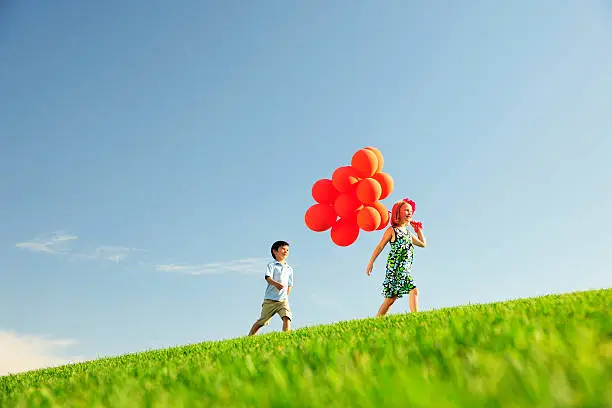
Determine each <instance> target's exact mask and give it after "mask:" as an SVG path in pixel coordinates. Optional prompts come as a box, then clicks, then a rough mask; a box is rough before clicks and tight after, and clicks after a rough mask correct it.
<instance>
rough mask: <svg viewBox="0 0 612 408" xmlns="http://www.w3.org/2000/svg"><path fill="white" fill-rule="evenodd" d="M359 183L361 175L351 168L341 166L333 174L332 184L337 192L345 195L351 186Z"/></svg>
mask: <svg viewBox="0 0 612 408" xmlns="http://www.w3.org/2000/svg"><path fill="white" fill-rule="evenodd" d="M358 181H359V174H358V173H357V171H356V170H355V169H354V168H353V167H351V166H341V167H338V168H337V169H336V170H334V173H333V174H332V183H333V185H334V187H336V190H338V191H339V192H341V193H345V192H347V191H349V190H350V189H351V186H352V185H353V184H355V183H357V182H358Z"/></svg>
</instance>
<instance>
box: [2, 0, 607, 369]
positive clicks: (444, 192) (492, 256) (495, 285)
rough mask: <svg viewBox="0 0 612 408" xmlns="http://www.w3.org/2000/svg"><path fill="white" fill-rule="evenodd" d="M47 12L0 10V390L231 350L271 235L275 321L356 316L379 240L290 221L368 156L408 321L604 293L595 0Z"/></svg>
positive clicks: (602, 109) (601, 83)
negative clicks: (281, 263) (155, 351)
mask: <svg viewBox="0 0 612 408" xmlns="http://www.w3.org/2000/svg"><path fill="white" fill-rule="evenodd" d="M52 3H53V4H51V2H45V3H40V2H39V3H37V4H34V3H27V2H26V3H23V2H17V1H12V2H11V1H9V2H4V3H2V6H0V55H2V58H0V103H1V106H0V136H1V149H0V192H1V200H0V213H1V214H2V228H1V229H0V271H1V273H2V284H1V285H0V349H2V350H3V351H0V357H2V358H0V361H5V365H6V364H8V366H6V367H0V371H2V370H4V371H10V370H12V371H16V370H21V369H27V368H33V367H39V366H45V365H49V364H54V363H57V362H61V361H66V360H67V359H68V360H69V361H74V360H75V359H91V358H96V357H98V356H109V355H118V354H123V353H129V352H136V351H142V350H146V349H152V348H160V347H167V346H173V345H179V344H187V343H195V342H200V341H206V340H218V339H224V338H232V337H237V336H243V335H245V334H246V333H247V332H248V330H249V328H250V326H251V324H252V323H253V322H254V320H255V319H256V318H257V317H258V315H259V311H260V305H261V301H262V297H263V293H264V289H265V282H264V281H263V279H262V275H263V271H264V265H265V263H266V262H268V261H269V260H270V255H269V254H270V252H269V251H270V245H271V244H272V242H273V241H275V240H277V239H284V240H288V241H290V243H291V245H292V249H291V251H292V252H291V255H290V257H289V259H288V261H289V262H291V264H292V265H294V268H295V284H296V286H295V288H294V290H293V291H292V296H291V302H292V308H293V312H294V327H295V328H299V327H304V326H309V325H314V324H323V323H330V322H335V321H339V320H346V319H354V318H362V317H368V316H374V315H375V313H376V310H377V309H378V306H379V304H380V303H381V301H382V296H381V293H380V291H381V283H382V278H383V275H384V261H385V256H386V253H387V250H388V248H387V249H386V250H385V251H384V252H383V254H381V256H380V257H379V258H378V260H377V262H376V264H375V269H374V273H373V275H372V276H371V277H367V276H366V274H365V267H366V265H367V262H368V259H369V257H370V255H371V252H372V250H373V249H374V247H375V245H376V243H377V242H378V240H379V239H380V234H381V232H376V233H363V232H362V233H361V235H360V237H359V239H358V241H357V242H356V243H355V244H353V245H352V246H350V247H347V248H340V247H337V246H335V245H333V244H332V242H331V240H330V238H329V233H314V232H312V231H310V230H308V229H307V228H306V227H305V225H304V218H303V216H304V212H305V210H306V209H307V208H308V207H309V206H310V205H311V204H312V203H313V199H312V197H311V195H310V188H311V186H312V183H313V182H314V181H316V180H318V179H320V178H327V177H331V174H332V172H333V170H334V169H335V168H336V167H338V166H341V165H347V164H349V163H350V158H351V156H352V154H353V153H354V152H355V151H356V150H358V149H359V148H362V147H365V146H376V147H377V148H379V149H380V150H381V151H382V153H383V155H384V158H385V167H384V171H386V172H388V173H389V174H390V175H391V176H392V177H393V178H394V180H395V190H394V192H393V194H392V195H391V197H389V198H388V199H386V200H384V203H385V204H387V205H391V204H392V203H393V201H394V200H397V199H401V198H403V197H406V196H408V197H410V198H412V199H413V200H415V201H416V203H417V211H416V214H415V218H416V219H418V220H421V221H422V222H423V224H424V233H425V236H426V237H427V239H428V247H427V248H426V249H420V248H417V251H416V258H415V265H414V275H415V280H416V283H417V286H418V287H419V289H420V306H421V309H422V310H428V309H435V308H441V307H448V306H454V305H462V304H467V303H478V302H492V301H498V300H506V299H512V298H518V297H529V296H537V295H542V294H546V293H562V292H569V291H575V290H585V289H595V288H604V287H610V286H612V274H611V273H610V260H611V256H610V251H609V248H610V246H611V245H612V239H611V238H610V236H609V234H608V233H607V231H606V229H608V228H609V226H610V225H612V216H611V215H610V210H609V209H610V208H612V189H611V188H610V185H611V184H612V183H611V182H612V180H611V175H612V169H611V165H610V164H609V163H608V156H609V154H610V153H609V152H611V151H612V137H611V135H612V115H610V105H611V104H612V76H611V75H610V72H612V8H611V7H610V6H609V4H606V2H604V1H592V2H577V1H576V2H563V3H559V2H557V1H552V0H550V1H540V2H536V3H534V2H529V1H505V2H489V1H484V0H483V1H476V0H475V1H471V2H468V3H467V5H466V4H465V3H464V4H461V5H459V4H457V3H456V2H452V1H435V2H410V1H388V2H384V3H381V2H359V3H355V2H352V1H348V0H345V1H340V0H338V1H335V2H323V1H309V2H281V1H268V2H264V3H257V5H256V4H255V3H249V2H239V1H229V0H228V1H224V2H205V1H196V0H184V1H175V2H162V1H153V2H152V1H146V2H145V1H139V0H136V1H132V2H129V4H127V3H126V2H122V1H118V0H111V1H108V2H105V3H104V4H97V3H96V4H95V5H94V3H92V2H82V1H77V0H57V1H54V2H52ZM606 226H607V227H608V228H605V227H606ZM177 266H180V267H181V268H180V269H179V268H177ZM407 311H408V302H407V299H404V300H402V301H400V302H397V303H396V304H395V305H394V306H393V308H392V309H391V313H405V312H407ZM280 328H281V321H280V319H278V318H275V319H274V320H273V321H272V323H271V325H270V326H269V327H267V328H264V329H262V331H261V332H260V333H267V332H270V331H278V330H280ZM3 353H4V354H3ZM9 356H10V357H11V360H10V362H9V363H7V361H9V359H8V357H9Z"/></svg>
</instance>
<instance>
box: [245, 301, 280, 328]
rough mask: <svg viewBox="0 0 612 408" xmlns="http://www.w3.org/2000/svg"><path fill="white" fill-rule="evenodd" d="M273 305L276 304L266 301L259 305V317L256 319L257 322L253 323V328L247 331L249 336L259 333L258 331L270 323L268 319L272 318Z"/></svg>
mask: <svg viewBox="0 0 612 408" xmlns="http://www.w3.org/2000/svg"><path fill="white" fill-rule="evenodd" d="M275 304H276V302H274V301H271V300H267V299H266V300H264V302H263V303H262V305H261V315H260V316H259V319H257V321H256V322H255V323H253V326H252V327H251V330H250V331H249V336H253V335H254V334H256V333H257V332H258V331H259V329H261V328H262V327H264V326H265V325H267V324H268V323H269V322H270V319H271V318H272V316H274V313H275Z"/></svg>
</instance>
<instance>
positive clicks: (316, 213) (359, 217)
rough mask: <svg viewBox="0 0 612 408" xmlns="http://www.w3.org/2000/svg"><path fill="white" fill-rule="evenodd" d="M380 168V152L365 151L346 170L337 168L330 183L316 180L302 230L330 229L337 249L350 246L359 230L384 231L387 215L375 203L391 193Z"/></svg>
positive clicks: (389, 182)
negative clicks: (313, 202) (312, 202)
mask: <svg viewBox="0 0 612 408" xmlns="http://www.w3.org/2000/svg"><path fill="white" fill-rule="evenodd" d="M383 164H384V159H383V155H382V153H381V152H380V150H378V149H377V148H375V147H371V146H370V147H365V148H363V149H359V150H357V151H356V152H355V154H353V157H352V159H351V165H350V166H341V167H338V168H337V169H336V170H334V172H333V174H332V177H331V179H320V180H317V181H316V182H315V183H314V184H313V186H312V198H314V200H315V201H316V203H315V204H313V205H312V206H310V207H309V208H308V209H307V210H306V213H305V214H304V220H305V222H306V226H307V227H308V228H309V229H311V230H312V231H315V232H323V231H327V230H328V229H331V231H330V235H331V240H332V241H333V242H334V243H335V244H336V245H338V246H349V245H351V244H353V243H354V242H355V241H356V240H357V238H358V236H359V231H360V230H363V231H375V230H382V229H383V228H385V227H386V226H387V224H388V222H389V211H388V210H387V208H386V207H385V205H384V204H383V203H381V202H380V201H379V200H383V199H385V198H387V197H388V196H389V195H390V194H391V192H392V191H393V178H391V176H390V175H389V174H387V173H384V172H383V171H382V168H383Z"/></svg>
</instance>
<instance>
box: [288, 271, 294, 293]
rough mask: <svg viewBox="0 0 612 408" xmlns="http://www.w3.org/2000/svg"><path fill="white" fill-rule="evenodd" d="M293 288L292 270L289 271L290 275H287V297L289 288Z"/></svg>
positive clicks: (289, 291)
mask: <svg viewBox="0 0 612 408" xmlns="http://www.w3.org/2000/svg"><path fill="white" fill-rule="evenodd" d="M292 287H293V269H291V274H290V275H289V281H288V282H287V296H289V293H291V288H292Z"/></svg>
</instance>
